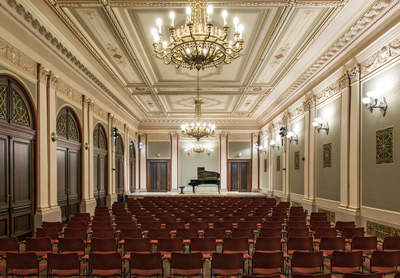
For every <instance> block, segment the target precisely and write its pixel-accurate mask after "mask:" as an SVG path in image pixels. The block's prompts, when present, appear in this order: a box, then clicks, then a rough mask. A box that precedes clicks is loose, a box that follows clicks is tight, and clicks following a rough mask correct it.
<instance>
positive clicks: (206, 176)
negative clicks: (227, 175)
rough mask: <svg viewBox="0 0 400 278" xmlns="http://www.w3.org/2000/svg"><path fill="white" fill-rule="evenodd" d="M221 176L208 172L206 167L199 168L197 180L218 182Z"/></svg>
mask: <svg viewBox="0 0 400 278" xmlns="http://www.w3.org/2000/svg"><path fill="white" fill-rule="evenodd" d="M219 177H220V174H219V173H217V172H213V171H206V170H205V167H197V178H198V179H200V180H216V179H219Z"/></svg>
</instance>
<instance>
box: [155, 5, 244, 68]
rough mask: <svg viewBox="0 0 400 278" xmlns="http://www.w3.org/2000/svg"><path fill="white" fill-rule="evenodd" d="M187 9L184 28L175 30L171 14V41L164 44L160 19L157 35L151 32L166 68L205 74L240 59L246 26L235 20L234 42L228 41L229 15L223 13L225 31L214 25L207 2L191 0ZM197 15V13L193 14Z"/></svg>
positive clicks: (157, 52)
mask: <svg viewBox="0 0 400 278" xmlns="http://www.w3.org/2000/svg"><path fill="white" fill-rule="evenodd" d="M188 2H189V7H187V9H186V21H185V24H184V25H183V26H180V27H179V28H176V27H175V26H174V19H175V14H174V12H171V13H170V27H169V33H170V38H169V41H163V35H162V32H161V25H162V21H161V19H157V22H156V23H157V25H158V32H157V30H156V29H155V28H153V30H152V34H153V36H154V43H153V46H154V52H155V53H156V57H157V58H159V59H163V60H164V63H165V64H166V65H169V64H170V63H171V62H172V63H174V64H175V67H176V68H179V67H183V68H187V69H189V70H192V69H195V68H196V69H197V70H200V69H202V70H204V69H205V68H210V67H219V66H220V65H221V64H222V63H225V64H229V63H230V62H231V60H232V59H236V58H238V57H239V52H240V51H241V50H242V49H243V43H244V41H243V39H242V35H243V25H239V19H238V18H237V17H236V18H235V19H234V24H235V33H234V42H232V41H229V40H228V31H229V26H228V24H227V16H228V13H227V12H226V11H223V12H222V17H223V19H224V27H222V28H219V27H218V26H214V23H213V22H212V13H213V8H212V6H211V5H209V6H208V7H207V4H208V0H189V1H188ZM192 11H194V13H192Z"/></svg>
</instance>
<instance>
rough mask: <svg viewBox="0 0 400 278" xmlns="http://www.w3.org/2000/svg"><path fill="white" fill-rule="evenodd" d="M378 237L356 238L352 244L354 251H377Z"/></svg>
mask: <svg viewBox="0 0 400 278" xmlns="http://www.w3.org/2000/svg"><path fill="white" fill-rule="evenodd" d="M377 243H378V242H377V237H376V236H354V237H353V240H352V242H351V249H352V250H376V248H377Z"/></svg>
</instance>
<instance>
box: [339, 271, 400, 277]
mask: <svg viewBox="0 0 400 278" xmlns="http://www.w3.org/2000/svg"><path fill="white" fill-rule="evenodd" d="M397 274H400V272H398V273H397ZM397 274H396V275H397ZM396 275H395V276H394V278H398V277H396ZM399 276H400V275H399ZM382 277H384V276H383V274H382V273H379V272H377V273H366V274H361V273H345V274H343V278H382Z"/></svg>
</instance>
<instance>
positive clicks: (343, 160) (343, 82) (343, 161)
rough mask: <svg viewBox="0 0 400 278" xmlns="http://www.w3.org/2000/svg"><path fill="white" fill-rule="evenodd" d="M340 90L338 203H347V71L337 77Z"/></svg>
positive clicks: (348, 93)
mask: <svg viewBox="0 0 400 278" xmlns="http://www.w3.org/2000/svg"><path fill="white" fill-rule="evenodd" d="M339 79H340V87H341V91H342V116H341V123H340V127H341V130H340V134H341V138H340V205H339V207H340V208H342V209H347V207H348V205H349V143H350V108H351V107H350V103H351V99H350V98H351V95H350V79H349V75H348V73H347V72H345V73H344V74H343V75H341V76H340V77H339Z"/></svg>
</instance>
